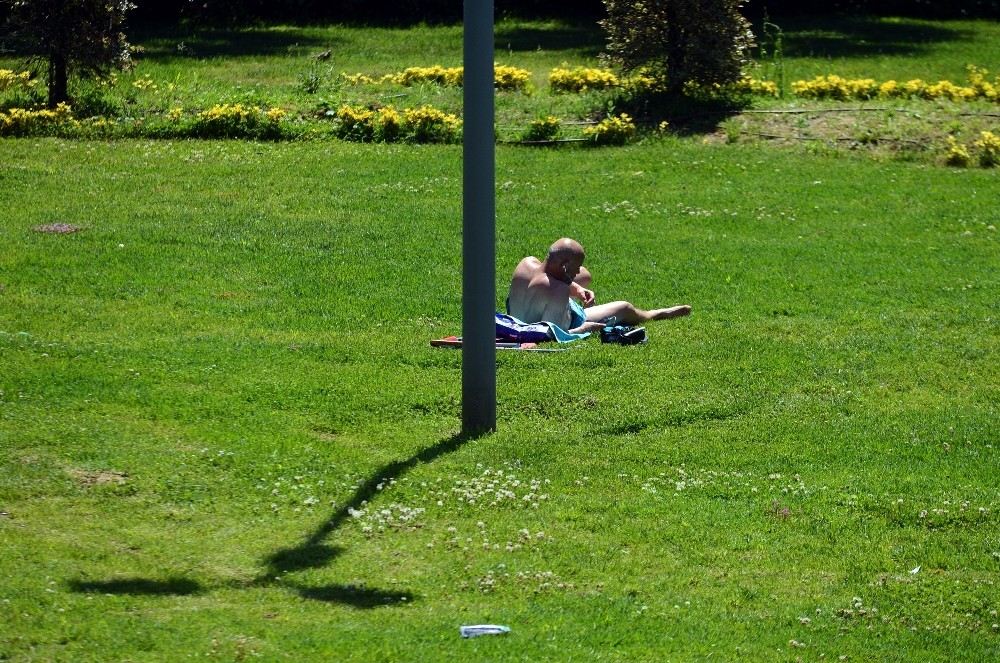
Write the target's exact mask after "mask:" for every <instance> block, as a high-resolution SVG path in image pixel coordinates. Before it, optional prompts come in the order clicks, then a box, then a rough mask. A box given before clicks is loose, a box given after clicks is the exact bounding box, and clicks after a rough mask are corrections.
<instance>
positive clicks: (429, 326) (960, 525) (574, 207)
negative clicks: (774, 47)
mask: <svg viewBox="0 0 1000 663" xmlns="http://www.w3.org/2000/svg"><path fill="white" fill-rule="evenodd" d="M0 151H2V153H3V155H4V158H3V160H2V165H0V203H2V204H0V208H2V209H3V210H4V211H3V215H2V217H0V218H2V221H0V240H2V242H0V467H2V471H0V547H2V549H3V551H4V554H3V555H2V556H0V606H2V610H3V613H2V614H3V619H2V620H0V658H3V659H9V660H17V661H28V660H67V661H68V660H72V661H84V660H94V661H98V660H99V661H105V660H182V659H187V658H200V657H209V658H219V659H221V660H243V659H248V658H255V657H259V658H261V659H262V660H321V659H336V660H358V661H362V660H363V661H370V660H451V659H459V658H462V659H465V658H469V659H472V660H585V659H586V660H591V659H593V660H650V661H653V660H657V661H659V660H700V659H706V658H709V657H711V658H713V659H719V658H721V659H723V660H733V659H736V658H745V659H747V660H760V661H772V660H795V659H797V658H800V657H801V658H802V659H803V660H836V659H838V658H839V657H842V656H846V657H848V658H847V659H846V660H921V661H927V660H940V661H949V660H969V661H980V660H993V659H995V658H997V655H998V654H1000V633H998V628H1000V627H998V626H997V625H996V624H997V623H998V622H1000V619H998V617H997V610H998V609H1000V602H998V600H997V596H998V591H997V586H996V582H997V571H998V568H1000V539H998V538H997V532H998V531H1000V527H998V510H1000V493H998V489H997V484H996V467H997V462H998V450H997V448H996V446H997V439H996V430H997V429H996V421H997V417H998V404H1000V391H998V385H1000V374H998V373H1000V371H998V368H997V366H998V365H1000V364H998V361H997V355H998V349H1000V335H998V316H1000V310H998V305H997V298H996V293H997V292H998V286H1000V283H998V277H997V271H996V266H997V264H998V257H1000V248H998V234H997V230H996V226H997V225H998V224H997V221H998V214H997V207H996V201H997V199H998V197H997V193H998V190H1000V187H998V184H997V176H996V173H994V172H992V171H986V170H969V171H948V170H943V169H940V168H931V167H925V166H921V165H915V164H899V163H893V164H886V163H876V162H872V161H867V160H862V159H855V158H845V157H838V156H835V155H834V156H823V155H816V156H811V157H810V156H803V155H800V154H792V153H783V152H779V151H770V150H763V149H760V148H755V147H752V146H744V145H734V146H721V145H720V146H711V145H701V144H699V143H696V142H693V141H684V140H679V139H669V138H668V139H660V140H655V141H646V142H642V143H639V144H636V145H632V146H629V147H625V148H621V149H607V150H570V151H557V150H525V149H517V148H504V147H501V148H500V149H499V150H498V154H497V161H498V172H497V210H498V221H497V252H498V255H497V264H498V271H499V273H498V276H497V303H498V306H499V304H500V302H501V301H502V299H503V296H504V294H505V288H506V283H505V280H506V277H507V274H508V273H509V271H510V270H511V269H512V268H513V266H514V264H516V262H517V260H518V259H519V258H520V257H522V256H523V255H526V254H535V255H539V254H540V253H541V252H542V251H544V250H545V247H547V246H548V244H549V243H550V242H551V241H552V240H553V239H555V238H556V237H559V236H561V235H571V236H574V237H576V238H578V239H579V240H580V241H581V242H583V244H584V245H585V247H586V248H587V250H588V260H587V264H588V265H589V267H590V269H591V270H592V271H593V273H594V274H595V283H594V289H595V291H596V292H597V296H598V298H599V299H600V300H603V301H607V300H611V299H618V298H626V299H630V300H632V301H635V302H636V303H638V304H640V305H646V306H653V305H669V304H675V303H689V304H691V305H692V306H693V307H694V314H693V315H692V316H691V317H690V318H685V319H682V320H677V321H670V322H663V323H655V324H652V325H650V326H649V333H650V337H651V340H650V342H649V343H648V344H647V345H645V346H640V347H632V348H622V347H607V346H602V345H601V344H600V343H598V342H597V340H596V339H590V340H588V341H585V342H582V343H581V344H579V345H577V346H575V347H572V348H571V349H570V350H568V351H566V352H563V353H558V354H530V353H499V354H498V357H497V381H498V413H499V423H498V430H497V432H496V433H495V434H492V435H488V436H483V437H480V438H476V439H465V438H462V437H460V436H458V435H457V432H458V428H459V423H458V422H459V414H460V403H459V394H460V376H461V356H460V354H459V353H456V352H454V351H448V350H436V349H431V348H430V347H429V346H428V341H429V340H430V339H431V338H435V337H439V336H443V335H446V334H451V333H458V332H459V331H460V329H461V292H460V284H461V270H462V265H461V262H460V255H461V252H460V245H461V219H460V214H461V191H460V187H461V162H460V157H461V149H460V147H458V146H394V145H356V144H348V143H340V142H307V143H292V144H250V143H243V142H196V141H191V142H165V141H164V142H129V141H122V142H116V143H110V144H106V143H98V142H92V143H87V142H66V141H60V140H48V139H46V140H4V141H2V142H0ZM50 223H70V224H75V225H77V226H80V227H82V228H83V229H82V230H81V231H79V232H77V233H73V234H67V235H53V234H45V233H40V232H36V231H33V230H32V228H34V227H36V226H39V225H42V224H50ZM483 622H495V623H501V624H507V625H509V626H510V627H511V628H512V633H511V634H510V635H508V636H505V637H502V638H481V639H476V640H470V641H464V640H461V639H460V638H459V635H458V626H459V625H461V624H473V623H483Z"/></svg>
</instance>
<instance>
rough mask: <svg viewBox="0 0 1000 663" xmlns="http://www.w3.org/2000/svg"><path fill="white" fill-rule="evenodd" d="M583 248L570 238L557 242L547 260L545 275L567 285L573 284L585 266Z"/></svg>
mask: <svg viewBox="0 0 1000 663" xmlns="http://www.w3.org/2000/svg"><path fill="white" fill-rule="evenodd" d="M583 258H584V254H583V246H581V245H580V242H578V241H576V240H575V239H570V238H569V237H563V238H562V239H559V240H556V241H555V243H554V244H552V246H550V247H549V255H548V257H547V258H545V273H546V274H548V275H549V276H552V277H554V278H556V279H558V280H560V281H563V282H565V283H571V282H572V281H573V279H574V278H576V275H577V274H578V273H579V272H580V266H581V265H583Z"/></svg>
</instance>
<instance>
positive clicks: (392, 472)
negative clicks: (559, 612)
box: [67, 433, 485, 608]
mask: <svg viewBox="0 0 1000 663" xmlns="http://www.w3.org/2000/svg"><path fill="white" fill-rule="evenodd" d="M483 435H485V433H484V434H478V435H469V434H464V433H458V434H455V435H452V436H451V437H448V438H445V439H443V440H441V441H439V442H438V443H436V444H434V445H433V446H430V447H427V448H426V449H423V450H421V451H419V452H417V453H416V454H414V455H412V456H410V457H409V458H407V459H406V460H400V461H395V462H392V463H388V464H386V465H383V466H382V467H380V468H378V469H377V470H375V472H373V473H372V475H371V477H370V478H368V479H367V480H366V481H365V482H364V483H362V484H361V485H360V486H358V488H357V490H355V491H354V495H353V496H352V497H351V499H350V500H349V501H348V502H347V503H346V504H344V506H342V507H341V508H339V509H337V510H336V511H334V512H333V514H332V515H331V516H330V517H329V518H328V519H327V520H326V521H324V522H323V523H321V524H320V525H319V526H318V527H317V528H316V529H315V530H313V531H312V532H311V533H310V534H309V535H308V536H306V537H305V538H304V539H303V540H302V542H301V543H299V544H298V545H297V546H292V547H290V548H282V549H280V550H277V551H275V552H274V553H271V554H270V555H268V556H267V557H266V558H265V559H264V563H265V565H266V568H265V570H264V572H263V573H261V574H260V575H258V576H257V577H256V578H254V579H253V580H251V581H249V582H234V583H226V586H228V587H235V588H240V589H249V588H254V587H283V588H286V589H290V590H292V591H294V592H296V593H297V594H298V595H299V596H301V597H302V598H306V599H312V600H315V601H325V602H331V603H341V604H344V605H349V606H351V607H354V608H377V607H380V606H385V605H392V604H397V603H407V602H412V601H413V600H414V598H415V596H414V595H413V594H412V593H411V592H406V591H391V590H384V589H379V588H377V587H368V586H367V585H356V584H334V585H325V586H322V587H309V586H306V585H303V584H300V583H298V582H296V581H294V580H292V579H290V578H288V577H287V574H290V573H294V572H296V571H304V570H306V569H315V568H322V567H324V566H327V565H328V564H330V563H331V562H332V561H333V560H334V559H336V558H337V557H338V556H339V555H340V554H341V553H342V552H343V551H344V549H343V548H341V547H340V546H331V545H329V544H327V543H324V540H325V539H326V538H327V537H328V536H329V535H330V534H332V533H333V532H335V531H336V530H337V529H339V528H340V527H341V526H342V525H343V524H344V523H345V522H346V521H347V520H348V519H349V518H350V517H351V511H354V510H356V509H359V508H360V507H361V506H362V505H363V504H364V503H365V502H370V501H371V500H372V499H374V497H375V495H376V494H377V493H378V492H379V489H378V486H379V484H381V483H383V482H384V481H388V480H389V479H398V478H399V477H401V476H402V475H403V474H405V473H406V472H408V471H409V470H411V469H412V468H413V467H415V466H417V465H419V464H421V463H430V462H432V461H434V460H435V459H437V458H439V457H441V456H443V455H446V454H449V453H452V452H453V451H457V450H458V449H459V448H461V447H462V445H464V444H465V443H466V442H469V441H470V440H474V439H478V438H479V437H482V436H483ZM67 584H68V585H69V588H70V590H71V591H74V592H80V593H102V594H132V595H138V596H184V595H191V594H200V593H202V592H203V591H204V589H203V588H202V586H201V585H200V584H199V583H198V582H196V581H194V580H191V579H189V578H179V577H171V578H167V579H164V580H155V579H150V578H116V579H111V580H80V579H76V580H70V581H68V583H67Z"/></svg>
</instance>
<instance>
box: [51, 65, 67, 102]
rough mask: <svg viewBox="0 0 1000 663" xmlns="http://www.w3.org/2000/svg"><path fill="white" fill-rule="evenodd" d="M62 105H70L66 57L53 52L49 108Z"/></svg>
mask: <svg viewBox="0 0 1000 663" xmlns="http://www.w3.org/2000/svg"><path fill="white" fill-rule="evenodd" d="M61 103H69V89H68V83H67V74H66V56H65V55H64V54H63V53H58V52H56V51H52V52H50V53H49V108H55V107H56V106H58V105H59V104H61Z"/></svg>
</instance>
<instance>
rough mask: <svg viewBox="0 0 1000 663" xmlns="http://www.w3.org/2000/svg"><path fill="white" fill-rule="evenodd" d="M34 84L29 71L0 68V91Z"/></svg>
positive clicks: (23, 87)
mask: <svg viewBox="0 0 1000 663" xmlns="http://www.w3.org/2000/svg"><path fill="white" fill-rule="evenodd" d="M34 84H35V81H34V80H33V79H32V78H31V72H28V71H22V72H21V73H15V72H14V71H12V70H10V69H0V92H6V91H7V90H16V89H18V88H20V89H27V88H29V87H31V86H33V85H34Z"/></svg>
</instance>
